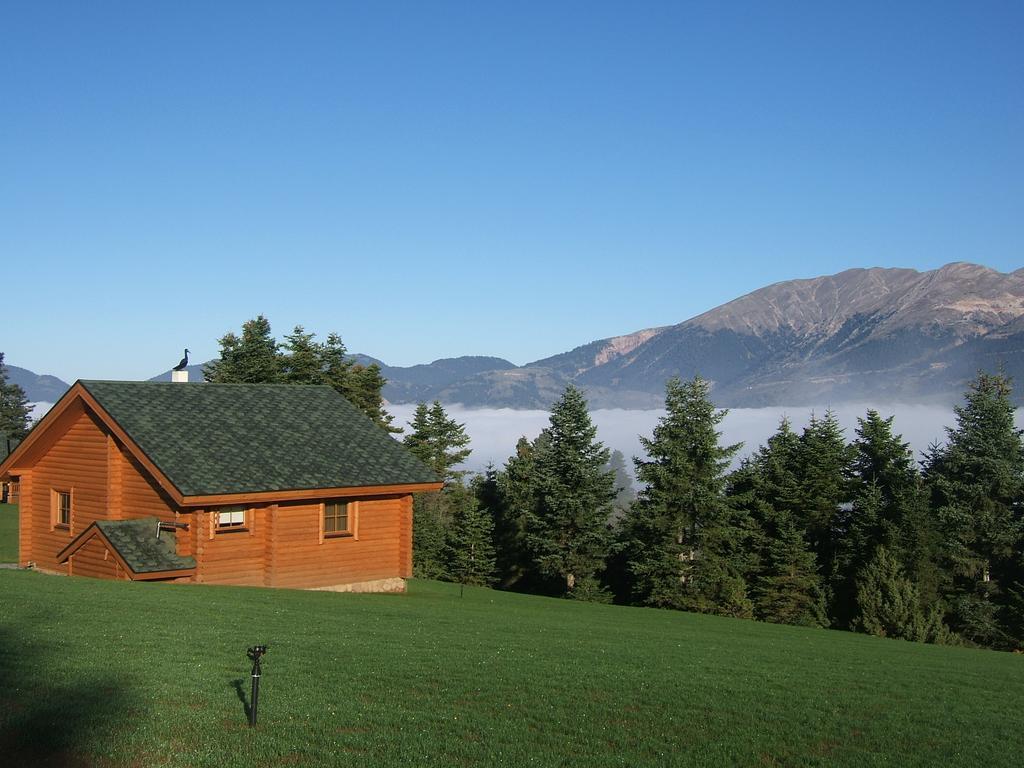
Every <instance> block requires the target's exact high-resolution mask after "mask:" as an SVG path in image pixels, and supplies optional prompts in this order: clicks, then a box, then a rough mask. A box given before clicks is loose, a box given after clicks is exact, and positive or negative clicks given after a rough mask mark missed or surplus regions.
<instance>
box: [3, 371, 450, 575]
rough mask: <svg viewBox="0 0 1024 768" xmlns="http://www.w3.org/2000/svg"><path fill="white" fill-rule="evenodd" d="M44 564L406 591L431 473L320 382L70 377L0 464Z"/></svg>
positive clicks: (23, 559) (35, 559)
mask: <svg viewBox="0 0 1024 768" xmlns="http://www.w3.org/2000/svg"><path fill="white" fill-rule="evenodd" d="M0 480H2V481H4V482H12V483H17V484H18V486H19V489H20V498H19V511H18V514H19V524H20V527H19V541H18V545H19V563H20V565H22V566H23V567H34V568H37V569H39V570H42V571H48V572H56V573H64V574H71V575H76V576H93V577H98V578H108V579H130V580H136V581H150V580H172V581H186V582H197V583H206V584H239V585H254V586H267V587H292V588H302V589H331V590H337V591H385V592H389V591H404V589H405V579H406V578H408V577H409V576H410V575H411V574H412V494H413V493H416V492H420V491H432V490H438V489H440V487H441V483H440V481H439V480H438V478H437V476H436V475H435V474H434V473H433V472H432V471H431V470H430V469H428V468H427V467H426V466H425V465H424V464H423V463H421V462H420V461H419V460H418V459H417V458H416V457H415V456H413V455H412V454H411V453H410V452H409V451H408V450H407V449H406V448H405V447H404V446H402V445H401V444H400V443H399V442H398V441H396V440H395V439H394V438H392V437H391V436H390V435H389V434H388V433H387V432H385V431H384V430H383V429H381V428H380V427H379V426H377V425H376V424H375V423H374V422H373V421H372V420H371V419H370V418H369V417H367V416H366V415H365V414H363V413H362V412H361V411H360V410H359V409H358V408H356V407H355V406H354V405H352V404H351V403H350V402H349V401H348V400H346V399H345V398H344V397H342V396H341V395H340V394H338V393H337V392H336V391H335V390H333V389H332V388H330V387H326V386H299V385H275V384H181V383H167V382H138V381H131V382H128V381H77V382H75V384H74V385H73V386H72V387H71V388H70V389H69V390H68V392H67V393H66V394H65V395H64V397H63V398H61V400H60V401H59V402H58V403H56V404H55V405H54V407H53V408H52V409H51V410H50V411H49V412H48V413H47V414H46V415H45V416H44V417H43V418H42V420H41V421H40V422H39V423H38V424H37V425H36V426H35V427H34V428H33V429H32V431H31V432H30V433H29V434H28V436H27V437H26V438H25V440H23V441H22V442H21V444H19V445H18V446H17V447H16V448H15V449H14V450H13V451H12V452H11V454H10V455H9V456H7V457H6V458H5V459H4V460H3V461H2V463H0Z"/></svg>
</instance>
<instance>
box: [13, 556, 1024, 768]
mask: <svg viewBox="0 0 1024 768" xmlns="http://www.w3.org/2000/svg"><path fill="white" fill-rule="evenodd" d="M0 632H2V635H3V637H2V642H3V647H2V649H0V681H2V685H0V755H3V756H4V760H3V761H2V762H3V764H4V765H11V766H13V765H21V764H24V765H74V766H88V765H98V766H136V765H145V766H156V765H167V766H281V765H299V766H328V765H330V766H333V765H352V766H461V765H466V766H469V765H517V766H518V765H537V766H588V767H589V766H638V765H665V766H668V765H727V764H738V765H821V766H825V765H857V766H864V765H890V766H893V765H898V766H906V765H921V766H934V765H937V764H953V765H987V766H994V765H1019V762H1020V754H1021V752H1022V750H1024V731H1022V728H1021V726H1022V716H1021V713H1020V709H1021V707H1020V705H1021V702H1022V701H1024V658H1021V657H1019V656H1013V655H1010V654H1005V653H995V652H991V651H977V650H968V649H959V648H938V647H933V646H925V645H917V644H912V643H905V642H899V641H889V640H880V639H876V638H870V637H865V636H860V635H853V634H848V633H841V632H829V631H824V630H807V629H797V628H790V627H781V626H772V625H767V624H758V623H755V622H751V621H739V620H730V619H720V618H715V617H705V616H696V615H690V614H683V613H674V612H669V611H655V610H645V609H637V608H621V607H611V606H594V605H585V604H576V603H572V602H567V601H559V600H551V599H546V598H539V597H529V596H523V595H515V594H507V593H499V592H493V591H490V590H485V589H467V590H466V593H465V597H464V598H460V597H459V590H458V587H457V586H453V585H446V584H439V583H434V582H413V583H412V584H411V588H410V592H409V594H407V595H400V596H396V595H391V596H387V595H343V594H334V593H325V592H299V591H286V590H270V589H256V588H233V587H206V586H192V585H173V584H140V583H124V582H105V581H97V580H89V579H82V578H64V577H58V576H45V575H41V574H36V573H29V572H20V571H0ZM257 642H265V643H269V644H270V652H269V653H268V655H267V657H266V663H265V666H264V677H263V690H262V693H261V697H260V706H259V716H260V723H259V726H258V727H257V728H256V729H255V730H250V729H249V728H247V726H246V718H245V711H244V701H243V700H244V699H247V697H248V689H249V677H248V673H249V662H248V661H247V659H246V658H245V649H246V647H247V646H248V645H251V644H254V643H257Z"/></svg>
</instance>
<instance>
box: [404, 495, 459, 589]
mask: <svg viewBox="0 0 1024 768" xmlns="http://www.w3.org/2000/svg"><path fill="white" fill-rule="evenodd" d="M449 516H450V503H449V499H448V498H447V497H446V496H445V492H444V491H434V492H431V493H414V494H413V497H412V571H413V575H414V576H416V577H417V578H420V579H441V580H445V579H448V578H449V572H448V555H447V545H448V526H449V522H450V520H449Z"/></svg>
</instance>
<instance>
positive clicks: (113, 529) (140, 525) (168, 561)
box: [96, 517, 196, 573]
mask: <svg viewBox="0 0 1024 768" xmlns="http://www.w3.org/2000/svg"><path fill="white" fill-rule="evenodd" d="M156 524H157V519H156V518H155V517H142V518H139V519H136V520H98V521H97V522H96V527H97V528H99V529H100V530H101V531H102V532H103V535H104V536H106V537H107V541H109V542H110V546H112V547H113V548H114V549H116V550H117V554H119V555H120V556H121V559H122V560H124V561H125V563H127V564H128V567H129V568H131V569H132V571H134V572H135V573H155V572H156V571H181V570H185V569H188V568H195V567H196V561H195V559H194V558H191V557H181V556H180V555H178V554H175V551H174V531H164V532H163V533H162V534H160V538H159V539H158V538H157V537H156Z"/></svg>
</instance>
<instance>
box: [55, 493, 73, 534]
mask: <svg viewBox="0 0 1024 768" xmlns="http://www.w3.org/2000/svg"><path fill="white" fill-rule="evenodd" d="M52 505H53V526H54V528H70V527H71V491H54V492H53V500H52Z"/></svg>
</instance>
